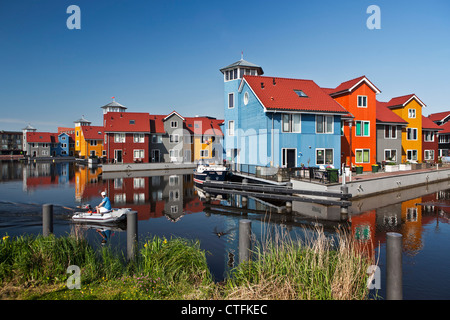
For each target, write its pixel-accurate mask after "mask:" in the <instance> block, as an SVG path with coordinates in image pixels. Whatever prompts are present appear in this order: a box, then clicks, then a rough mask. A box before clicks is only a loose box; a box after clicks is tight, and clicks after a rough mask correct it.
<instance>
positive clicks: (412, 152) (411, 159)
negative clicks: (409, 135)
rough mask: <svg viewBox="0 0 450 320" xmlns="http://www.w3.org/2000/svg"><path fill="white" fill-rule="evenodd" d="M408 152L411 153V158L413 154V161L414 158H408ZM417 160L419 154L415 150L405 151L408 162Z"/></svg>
mask: <svg viewBox="0 0 450 320" xmlns="http://www.w3.org/2000/svg"><path fill="white" fill-rule="evenodd" d="M409 152H411V156H413V154H414V152H415V154H416V158H415V159H414V157H412V158H410V157H409ZM418 158H419V152H418V151H417V149H408V150H406V160H408V161H417V159H418Z"/></svg>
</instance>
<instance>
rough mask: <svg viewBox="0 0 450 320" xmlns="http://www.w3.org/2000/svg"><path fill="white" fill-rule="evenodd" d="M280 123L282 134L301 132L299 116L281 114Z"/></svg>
mask: <svg viewBox="0 0 450 320" xmlns="http://www.w3.org/2000/svg"><path fill="white" fill-rule="evenodd" d="M281 122H282V130H283V132H300V130H301V115H300V114H283V115H282V121H281Z"/></svg>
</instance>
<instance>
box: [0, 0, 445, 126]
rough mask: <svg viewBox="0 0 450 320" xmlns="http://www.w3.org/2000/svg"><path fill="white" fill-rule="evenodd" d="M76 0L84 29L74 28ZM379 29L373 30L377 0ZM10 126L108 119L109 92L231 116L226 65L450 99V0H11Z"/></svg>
mask: <svg viewBox="0 0 450 320" xmlns="http://www.w3.org/2000/svg"><path fill="white" fill-rule="evenodd" d="M71 4H75V5H78V6H79V7H80V9H81V29H80V30H69V29H68V28H67V27H66V20H67V18H68V17H69V16H70V14H67V13H66V10H67V7H68V6H69V5H71ZM372 4H374V5H378V6H379V7H380V9H381V29H380V30H369V29H368V28H367V27H366V20H367V19H368V18H369V16H370V14H367V13H366V10H367V7H368V6H369V5H372ZM0 43H1V50H0V101H1V104H2V106H1V110H2V112H1V115H0V130H1V129H3V130H20V129H22V128H23V127H25V126H26V124H27V123H31V125H33V126H34V127H35V128H37V129H38V130H39V131H53V132H56V128H57V126H67V127H73V121H74V120H76V119H79V118H80V117H81V116H82V115H84V116H85V117H86V118H87V119H88V120H90V121H92V123H93V125H101V121H102V113H101V109H100V107H101V106H103V105H105V104H107V103H109V102H110V101H111V97H112V96H115V97H116V101H118V102H120V103H122V104H123V105H125V106H126V107H128V111H135V112H150V113H155V114H168V113H169V112H171V111H172V110H176V111H178V112H179V113H181V114H182V115H185V116H194V115H196V114H199V115H211V116H215V117H219V118H220V117H223V77H222V74H221V73H220V72H219V69H220V68H221V67H224V66H226V65H228V64H231V63H233V62H235V61H237V60H239V59H240V58H241V51H244V59H245V60H248V61H250V62H253V63H256V64H258V65H260V66H261V67H262V68H263V69H264V71H265V75H268V76H279V77H293V78H302V79H312V80H314V81H315V82H316V83H318V84H319V85H320V86H324V87H335V86H337V85H338V84H339V83H341V82H343V81H346V80H349V79H352V78H355V77H358V76H360V75H366V76H367V77H368V78H369V79H370V80H371V81H372V82H373V83H374V84H375V85H376V86H377V87H378V88H379V89H380V90H381V91H382V93H381V94H380V95H379V96H378V99H379V100H381V101H387V100H389V99H390V98H391V97H394V96H399V95H404V94H409V93H415V94H417V95H418V96H419V98H420V99H421V100H422V101H424V103H425V104H427V108H425V109H424V114H425V115H428V114H430V113H435V112H440V111H447V110H450V101H449V98H448V91H449V89H450V80H449V79H450V77H449V74H450V1H448V0H442V1H437V0H434V1H433V0H430V1H392V0H390V1H379V0H372V1H365V0H348V1H301V0H295V1H283V0H280V1H273V0H270V1H266V0H258V1H234V0H231V1H213V0H210V1H194V0H189V1H186V0H185V1H181V0H177V1H172V0H162V1H152V0H145V1H144V0H142V1H141V0H139V1H138V0H127V1H125V0H120V1H119V0H107V1H105V0H86V1H75V0H71V1H66V0H52V1H50V0H39V1H36V0H34V1H29V0H14V1H13V0H8V1H7V0H1V1H0Z"/></svg>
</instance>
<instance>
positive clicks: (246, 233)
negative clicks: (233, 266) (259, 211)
mask: <svg viewBox="0 0 450 320" xmlns="http://www.w3.org/2000/svg"><path fill="white" fill-rule="evenodd" d="M251 240H252V222H251V221H250V220H248V219H242V220H240V221H239V263H241V262H244V261H248V260H249V259H250V249H251Z"/></svg>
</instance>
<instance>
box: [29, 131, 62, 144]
mask: <svg viewBox="0 0 450 320" xmlns="http://www.w3.org/2000/svg"><path fill="white" fill-rule="evenodd" d="M57 141H58V134H57V133H51V132H27V143H30V142H34V143H52V142H57Z"/></svg>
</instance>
